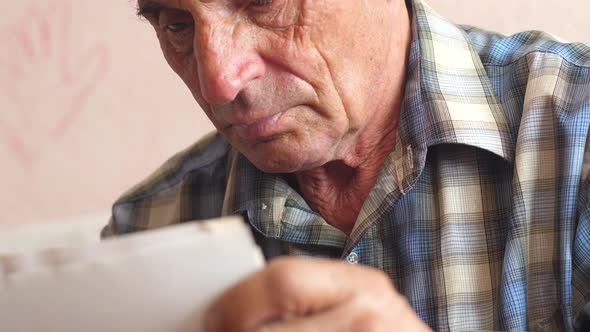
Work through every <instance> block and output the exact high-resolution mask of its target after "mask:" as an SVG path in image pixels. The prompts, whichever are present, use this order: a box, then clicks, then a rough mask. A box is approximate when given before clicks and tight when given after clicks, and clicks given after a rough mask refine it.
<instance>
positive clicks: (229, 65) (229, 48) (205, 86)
mask: <svg viewBox="0 0 590 332" xmlns="http://www.w3.org/2000/svg"><path fill="white" fill-rule="evenodd" d="M197 30H200V31H198V32H196V34H195V45H194V47H195V53H194V54H195V57H196V61H197V68H198V74H199V84H200V88H201V94H202V96H203V98H204V99H205V101H206V102H207V103H209V104H211V105H221V104H226V103H229V102H231V101H233V100H234V99H235V98H236V97H237V95H238V94H239V93H240V91H241V90H242V89H244V87H246V85H247V84H248V83H249V82H250V81H252V80H254V79H256V78H258V77H261V76H262V75H264V71H265V64H264V61H263V60H262V58H261V57H260V55H258V53H257V52H256V51H255V45H253V40H254V39H255V38H252V37H253V36H247V35H245V33H246V32H242V33H239V32H236V31H235V27H233V26H231V25H229V24H226V25H224V24H221V23H213V24H203V25H202V27H201V29H198V28H197Z"/></svg>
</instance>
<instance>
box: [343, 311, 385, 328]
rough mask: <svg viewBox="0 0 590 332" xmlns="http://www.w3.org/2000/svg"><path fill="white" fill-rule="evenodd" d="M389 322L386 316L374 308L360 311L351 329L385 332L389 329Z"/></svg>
mask: <svg viewBox="0 0 590 332" xmlns="http://www.w3.org/2000/svg"><path fill="white" fill-rule="evenodd" d="M387 330H388V327H387V323H386V320H385V318H384V316H383V315H382V314H381V313H379V312H377V311H373V310H366V311H363V312H362V313H359V314H358V315H357V316H356V318H355V319H354V321H353V326H352V329H351V331H363V332H384V331H387Z"/></svg>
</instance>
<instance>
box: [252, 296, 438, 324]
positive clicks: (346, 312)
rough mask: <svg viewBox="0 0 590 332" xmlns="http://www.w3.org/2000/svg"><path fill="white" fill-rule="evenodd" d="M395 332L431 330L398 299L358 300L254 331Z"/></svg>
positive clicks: (366, 298)
mask: <svg viewBox="0 0 590 332" xmlns="http://www.w3.org/2000/svg"><path fill="white" fill-rule="evenodd" d="M316 331H317V332H320V331H321V332H328V331H338V332H358V331H373V332H379V331H382V332H395V331H404V332H411V331H416V332H417V331H431V330H430V328H429V327H428V326H427V325H426V324H424V323H423V322H422V321H421V320H420V319H419V318H418V317H417V316H416V314H415V313H414V311H413V309H412V308H411V307H410V305H409V304H408V303H407V301H405V300H402V299H400V298H395V297H382V298H379V299H375V298H372V297H369V296H360V297H355V298H354V299H353V300H351V301H349V302H346V303H344V304H342V305H340V306H337V307H334V308H331V309H328V310H326V311H323V312H320V313H316V314H314V315H310V316H306V317H299V318H296V319H291V320H285V321H279V322H274V323H270V324H266V325H264V326H262V327H260V328H259V329H256V330H255V332H316Z"/></svg>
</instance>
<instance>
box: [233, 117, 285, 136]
mask: <svg viewBox="0 0 590 332" xmlns="http://www.w3.org/2000/svg"><path fill="white" fill-rule="evenodd" d="M282 114H283V113H282V112H281V113H277V114H275V115H273V116H270V117H268V118H264V119H262V120H259V121H257V122H255V123H253V124H250V125H234V126H233V128H234V131H235V133H236V134H237V135H238V136H240V137H241V138H243V139H246V140H261V139H265V138H269V137H271V136H274V135H277V134H278V133H279V129H280V128H279V120H280V118H281V115H282Z"/></svg>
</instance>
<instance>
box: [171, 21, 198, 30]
mask: <svg viewBox="0 0 590 332" xmlns="http://www.w3.org/2000/svg"><path fill="white" fill-rule="evenodd" d="M192 26H193V22H192V21H191V22H178V23H170V24H166V25H165V26H164V28H165V29H166V30H168V31H170V32H181V31H184V30H186V29H188V28H190V27H192Z"/></svg>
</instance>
